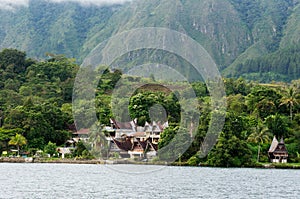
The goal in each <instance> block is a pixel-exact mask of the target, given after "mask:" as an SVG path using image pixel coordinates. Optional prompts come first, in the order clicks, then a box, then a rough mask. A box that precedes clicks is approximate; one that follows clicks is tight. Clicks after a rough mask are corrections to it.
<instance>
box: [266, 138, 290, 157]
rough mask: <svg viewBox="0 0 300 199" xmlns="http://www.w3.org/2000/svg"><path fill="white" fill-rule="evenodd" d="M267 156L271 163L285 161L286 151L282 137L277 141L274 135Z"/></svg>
mask: <svg viewBox="0 0 300 199" xmlns="http://www.w3.org/2000/svg"><path fill="white" fill-rule="evenodd" d="M268 156H269V158H270V161H271V162H272V163H287V158H288V151H287V148H286V146H285V144H284V141H283V138H281V140H280V142H278V140H277V139H276V137H275V136H274V138H273V141H272V144H271V146H270V149H269V151H268Z"/></svg>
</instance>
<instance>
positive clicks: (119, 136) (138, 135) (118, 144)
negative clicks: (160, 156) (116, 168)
mask: <svg viewBox="0 0 300 199" xmlns="http://www.w3.org/2000/svg"><path fill="white" fill-rule="evenodd" d="M110 121H111V127H112V128H113V129H114V130H115V134H114V136H110V139H109V138H108V140H109V141H110V142H109V146H110V152H114V153H115V152H117V153H119V154H120V156H121V157H123V158H133V159H134V158H138V159H142V158H152V157H155V156H156V154H157V150H158V141H159V139H160V133H161V132H162V131H163V130H164V128H166V127H168V122H166V123H164V124H161V123H160V122H152V123H148V122H146V123H145V125H144V126H138V125H137V120H133V121H131V122H118V121H116V120H114V119H111V120H110Z"/></svg>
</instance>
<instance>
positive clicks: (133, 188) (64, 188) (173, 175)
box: [0, 163, 300, 199]
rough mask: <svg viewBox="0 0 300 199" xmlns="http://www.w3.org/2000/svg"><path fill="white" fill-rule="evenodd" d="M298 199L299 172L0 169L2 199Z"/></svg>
mask: <svg viewBox="0 0 300 199" xmlns="http://www.w3.org/2000/svg"><path fill="white" fill-rule="evenodd" d="M273 197H274V198H281V197H283V198H299V197H300V170H277V169H235V168H234V169H220V168H201V167H195V168H192V167H162V166H145V165H68V164H6V163H2V164H0V198H123V199H125V198H126V199H127V198H160V199H161V198H273Z"/></svg>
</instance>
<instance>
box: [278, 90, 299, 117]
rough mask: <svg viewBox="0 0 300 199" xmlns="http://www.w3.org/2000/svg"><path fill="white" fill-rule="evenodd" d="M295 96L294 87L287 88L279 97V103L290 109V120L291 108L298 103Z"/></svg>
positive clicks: (291, 115)
mask: <svg viewBox="0 0 300 199" xmlns="http://www.w3.org/2000/svg"><path fill="white" fill-rule="evenodd" d="M296 97H297V92H296V89H294V88H289V89H288V90H287V92H286V95H285V96H283V97H282V98H281V104H280V105H279V106H282V105H286V106H287V107H288V108H289V109H290V120H291V121H292V120H293V108H294V106H295V105H297V104H299V102H298V99H297V98H296Z"/></svg>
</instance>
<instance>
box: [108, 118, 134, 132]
mask: <svg viewBox="0 0 300 199" xmlns="http://www.w3.org/2000/svg"><path fill="white" fill-rule="evenodd" d="M110 123H111V124H113V125H114V126H115V128H116V129H128V130H129V129H130V130H135V129H136V126H137V125H136V121H131V122H118V121H116V120H115V119H110Z"/></svg>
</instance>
